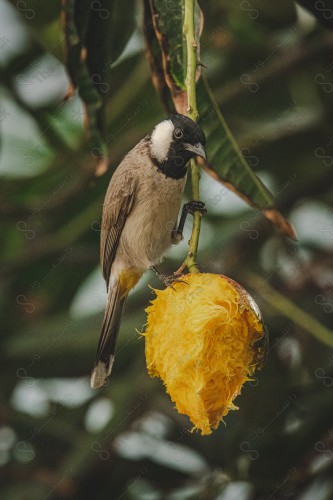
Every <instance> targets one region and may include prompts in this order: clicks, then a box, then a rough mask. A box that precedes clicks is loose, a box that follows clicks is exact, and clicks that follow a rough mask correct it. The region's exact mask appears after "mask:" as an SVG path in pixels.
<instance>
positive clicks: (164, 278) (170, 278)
mask: <svg viewBox="0 0 333 500" xmlns="http://www.w3.org/2000/svg"><path fill="white" fill-rule="evenodd" d="M151 269H152V270H153V271H154V273H155V274H156V276H157V277H158V279H159V280H160V281H161V282H162V283H163V285H165V286H166V287H168V286H171V288H172V285H174V284H175V283H186V281H184V280H182V279H181V277H182V276H183V275H179V274H176V273H177V271H176V273H173V274H162V273H160V272H159V271H158V269H156V267H154V266H151Z"/></svg>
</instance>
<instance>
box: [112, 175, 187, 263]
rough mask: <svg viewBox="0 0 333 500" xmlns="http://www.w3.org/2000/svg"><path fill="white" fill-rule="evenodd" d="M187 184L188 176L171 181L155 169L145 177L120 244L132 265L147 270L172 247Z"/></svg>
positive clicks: (138, 190) (139, 186)
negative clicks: (173, 232)
mask: <svg viewBox="0 0 333 500" xmlns="http://www.w3.org/2000/svg"><path fill="white" fill-rule="evenodd" d="M185 183H186V176H185V177H183V178H181V179H172V178H168V177H166V176H165V175H164V174H163V173H161V172H159V171H158V170H157V169H155V168H154V169H153V170H150V171H149V172H148V173H145V176H144V177H142V179H141V182H139V185H138V189H137V192H136V195H135V202H134V205H133V207H132V210H131V212H130V214H129V216H128V218H127V221H126V224H125V227H124V230H123V234H122V237H121V241H120V245H121V247H122V253H123V255H124V256H125V255H127V256H128V257H129V258H130V260H131V262H132V265H133V264H134V265H135V266H137V267H142V268H144V269H147V268H148V267H149V266H151V265H153V264H157V263H158V262H160V261H161V260H162V258H163V255H164V253H165V252H166V250H167V249H168V248H169V247H170V245H171V238H172V231H173V229H174V228H175V226H176V224H177V219H178V214H179V209H180V205H181V200H182V195H183V191H184V187H185Z"/></svg>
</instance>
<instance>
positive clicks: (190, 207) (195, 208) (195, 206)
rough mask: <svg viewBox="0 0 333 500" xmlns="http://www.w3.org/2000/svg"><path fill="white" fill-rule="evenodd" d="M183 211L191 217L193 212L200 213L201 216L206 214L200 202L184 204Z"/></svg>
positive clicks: (194, 201)
mask: <svg viewBox="0 0 333 500" xmlns="http://www.w3.org/2000/svg"><path fill="white" fill-rule="evenodd" d="M184 210H185V211H186V212H187V213H188V214H191V215H193V214H194V212H200V213H201V214H206V213H207V208H206V205H205V203H204V202H203V201H200V200H192V201H189V202H188V203H185V205H184Z"/></svg>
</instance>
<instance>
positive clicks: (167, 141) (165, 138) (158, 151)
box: [151, 120, 175, 162]
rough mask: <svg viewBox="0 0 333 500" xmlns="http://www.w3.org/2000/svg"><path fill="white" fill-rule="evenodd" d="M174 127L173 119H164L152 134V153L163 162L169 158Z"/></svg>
mask: <svg viewBox="0 0 333 500" xmlns="http://www.w3.org/2000/svg"><path fill="white" fill-rule="evenodd" d="M174 129H175V127H174V124H173V123H172V121H171V120H164V121H163V122H161V123H159V124H158V125H156V127H155V128H154V130H153V132H152V134H151V154H152V156H154V158H156V159H157V160H158V161H159V162H163V161H165V160H166V159H167V158H168V151H169V149H170V145H171V143H172V134H173V132H174Z"/></svg>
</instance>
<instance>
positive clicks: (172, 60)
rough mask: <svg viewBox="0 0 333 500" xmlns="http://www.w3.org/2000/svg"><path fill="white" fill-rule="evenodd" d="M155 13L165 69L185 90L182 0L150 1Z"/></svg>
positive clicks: (179, 86) (176, 83) (177, 84)
mask: <svg viewBox="0 0 333 500" xmlns="http://www.w3.org/2000/svg"><path fill="white" fill-rule="evenodd" d="M151 5H152V6H153V12H154V15H155V19H156V21H155V29H156V30H157V31H158V32H159V41H160V44H161V45H162V49H163V53H164V55H165V56H166V59H165V64H166V70H167V72H168V73H170V75H172V78H173V80H174V83H175V85H176V86H177V87H178V88H180V89H183V90H185V89H186V85H185V77H186V45H185V41H184V36H183V16H184V2H183V0H175V1H173V2H165V1H164V0H153V1H152V2H151Z"/></svg>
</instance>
